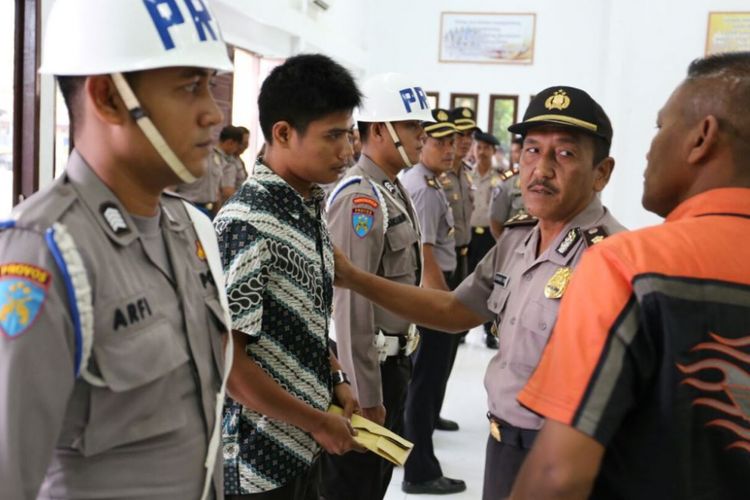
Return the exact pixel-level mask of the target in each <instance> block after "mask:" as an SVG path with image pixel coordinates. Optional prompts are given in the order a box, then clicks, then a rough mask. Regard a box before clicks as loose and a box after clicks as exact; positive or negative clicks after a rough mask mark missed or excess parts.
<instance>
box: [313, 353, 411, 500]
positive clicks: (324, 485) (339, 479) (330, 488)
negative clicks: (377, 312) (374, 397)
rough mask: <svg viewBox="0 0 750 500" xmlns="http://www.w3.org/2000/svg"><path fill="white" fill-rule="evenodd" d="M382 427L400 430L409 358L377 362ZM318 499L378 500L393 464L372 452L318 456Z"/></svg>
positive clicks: (387, 482)
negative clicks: (319, 490) (380, 391)
mask: <svg viewBox="0 0 750 500" xmlns="http://www.w3.org/2000/svg"><path fill="white" fill-rule="evenodd" d="M380 376H381V379H382V383H383V405H384V406H385V411H386V413H385V427H386V428H387V429H389V430H391V431H393V432H395V433H396V434H398V435H403V432H404V403H405V402H406V390H407V387H408V385H409V378H410V377H411V359H410V358H409V357H407V356H391V357H389V358H388V359H387V360H386V361H385V363H383V364H382V365H380ZM321 465H322V481H321V500H352V499H355V498H356V499H358V500H359V499H361V500H382V499H383V498H384V497H385V492H386V490H387V489H388V485H389V484H390V482H391V476H392V475H393V464H391V463H390V462H388V461H387V460H385V459H382V458H380V457H379V456H377V455H376V454H374V453H371V452H367V453H357V452H350V453H347V454H345V455H329V454H327V453H324V454H323V456H322V458H321Z"/></svg>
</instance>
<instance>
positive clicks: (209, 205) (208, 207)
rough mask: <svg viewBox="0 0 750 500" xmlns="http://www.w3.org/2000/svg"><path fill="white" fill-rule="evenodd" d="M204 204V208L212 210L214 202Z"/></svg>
mask: <svg viewBox="0 0 750 500" xmlns="http://www.w3.org/2000/svg"><path fill="white" fill-rule="evenodd" d="M204 206H205V207H206V210H213V209H214V204H213V203H210V202H209V203H206V204H205V205H204Z"/></svg>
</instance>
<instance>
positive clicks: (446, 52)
mask: <svg viewBox="0 0 750 500" xmlns="http://www.w3.org/2000/svg"><path fill="white" fill-rule="evenodd" d="M535 29H536V14H501V13H497V14H495V13H488V12H486V13H471V12H443V13H442V14H441V15H440V51H439V60H440V62H459V63H490V64H532V63H533V62H534V35H535Z"/></svg>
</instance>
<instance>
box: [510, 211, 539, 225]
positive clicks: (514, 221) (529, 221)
mask: <svg viewBox="0 0 750 500" xmlns="http://www.w3.org/2000/svg"><path fill="white" fill-rule="evenodd" d="M536 222H537V218H536V217H534V216H533V215H529V214H527V213H526V212H518V213H517V214H516V215H514V216H513V217H511V218H510V219H508V220H506V221H505V222H504V223H503V226H504V227H517V226H533V225H534V224H536Z"/></svg>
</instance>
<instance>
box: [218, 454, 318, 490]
mask: <svg viewBox="0 0 750 500" xmlns="http://www.w3.org/2000/svg"><path fill="white" fill-rule="evenodd" d="M319 481H320V460H319V459H318V460H315V461H314V462H313V464H312V467H310V468H309V469H307V472H306V473H305V474H301V475H300V476H298V477H296V478H295V479H294V481H292V482H291V483H288V484H285V485H284V486H282V487H281V488H276V489H275V490H271V491H266V492H265V493H253V494H250V495H226V496H225V499H226V500H319V498H320V494H319V492H318V483H319Z"/></svg>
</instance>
